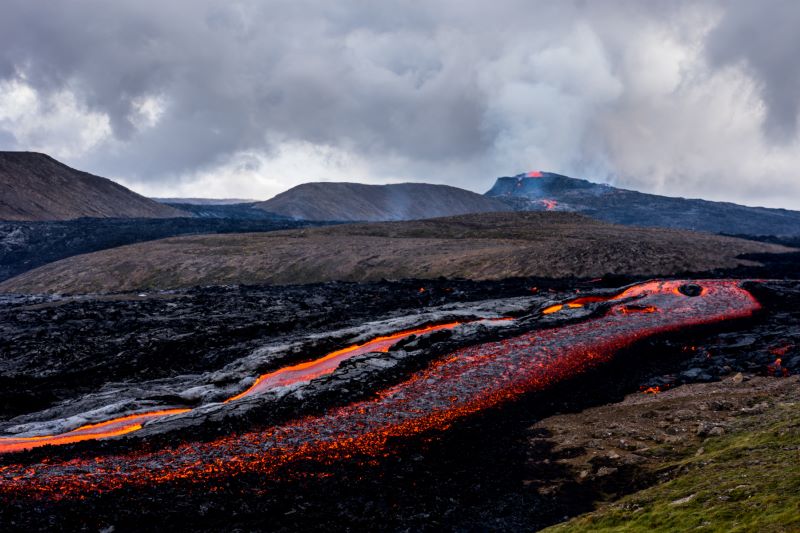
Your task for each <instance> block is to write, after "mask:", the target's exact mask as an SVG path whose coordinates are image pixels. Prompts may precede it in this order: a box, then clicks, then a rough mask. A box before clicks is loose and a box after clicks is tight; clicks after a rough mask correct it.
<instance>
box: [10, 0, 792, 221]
mask: <svg viewBox="0 0 800 533" xmlns="http://www.w3.org/2000/svg"><path fill="white" fill-rule="evenodd" d="M798 25H800V7H797V4H796V3H794V2H791V1H780V0H775V1H772V2H761V1H759V2H756V1H751V2H746V1H738V2H712V1H708V2H681V1H674V2H634V1H613V2H612V1H605V2H584V1H574V2H569V1H563V2H561V1H560V2H552V1H549V2H534V1H530V0H526V1H521V0H520V1H516V0H502V1H496V2H492V3H488V2H470V1H467V2H464V1H457V0H440V1H425V2H421V1H420V2H407V1H406V2H400V1H397V2H392V1H384V2H367V1H356V0H353V1H340V2H325V1H305V0H293V1H269V2H265V1H258V0H240V1H229V2H218V1H211V0H179V1H170V2H163V1H160V2H156V1H154V0H135V1H134V0H117V1H115V2H102V1H99V0H93V1H90V0H71V1H65V0H64V1H44V0H6V1H5V2H4V6H3V17H2V19H0V147H1V148H3V149H23V150H40V151H45V152H48V153H50V154H52V155H54V156H55V157H58V158H60V159H62V160H64V161H65V162H68V163H70V164H72V165H74V166H77V167H79V168H82V169H86V170H89V171H92V172H95V173H98V174H102V175H107V176H109V177H113V178H116V179H119V180H120V181H122V182H123V183H125V184H127V185H130V186H133V187H134V188H135V189H136V190H139V191H141V192H144V193H147V194H152V195H168V196H175V195H190V196H227V197H251V198H267V197H269V196H272V195H273V194H275V193H277V192H280V191H282V190H285V189H287V188H289V187H291V186H293V185H295V184H297V183H300V182H303V181H309V180H353V181H363V182H372V183H385V182H393V181H429V182H438V183H449V184H452V185H457V186H461V187H466V188H469V189H473V190H477V191H479V192H483V191H484V190H486V189H488V188H489V187H490V186H491V183H492V181H493V177H494V176H497V175H508V174H516V173H518V172H522V171H524V170H529V169H532V168H542V169H546V170H552V171H555V172H561V173H565V174H570V175H574V176H579V177H586V178H588V179H592V180H595V181H605V182H609V183H613V184H616V185H619V186H624V187H629V188H636V189H639V190H644V191H650V192H657V193H663V194H671V195H682V196H702V197H707V198H712V199H721V200H731V201H737V202H742V203H747V204H762V205H772V206H785V207H793V208H800V180H799V179H798V178H797V171H796V169H797V168H798V167H800V141H799V140H798V127H797V120H798V111H799V110H800V66H799V65H798V64H797V63H796V57H800V35H799V34H798V33H797V32H796V31H795V29H796V28H797V27H798Z"/></svg>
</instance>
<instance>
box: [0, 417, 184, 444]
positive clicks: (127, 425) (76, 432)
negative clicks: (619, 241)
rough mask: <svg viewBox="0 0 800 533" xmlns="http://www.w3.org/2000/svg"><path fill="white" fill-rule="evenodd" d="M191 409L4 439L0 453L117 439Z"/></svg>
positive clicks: (1, 440) (122, 418)
mask: <svg viewBox="0 0 800 533" xmlns="http://www.w3.org/2000/svg"><path fill="white" fill-rule="evenodd" d="M187 411H189V409H164V410H161V411H151V412H147V413H140V414H134V415H128V416H123V417H120V418H115V419H113V420H107V421H106V422H100V423H99V424H87V425H85V426H81V427H79V428H76V429H73V430H72V431H68V432H67V433H62V434H60V435H40V436H36V437H4V438H2V439H0V453H2V452H18V451H21V450H27V449H30V448H37V447H39V446H46V445H48V444H53V445H57V444H70V443H73V442H81V441H84V440H92V439H103V438H107V437H117V436H119V435H125V434H126V433H131V432H132V431H136V430H139V429H142V424H143V423H145V422H147V421H148V420H152V419H154V418H162V417H165V416H170V415H177V414H181V413H185V412H187Z"/></svg>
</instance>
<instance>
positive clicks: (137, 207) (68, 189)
mask: <svg viewBox="0 0 800 533" xmlns="http://www.w3.org/2000/svg"><path fill="white" fill-rule="evenodd" d="M181 216H189V215H188V214H187V213H185V212H183V211H180V210H178V209H175V208H174V207H170V206H168V205H163V204H160V203H158V202H155V201H153V200H150V199H149V198H145V197H144V196H141V195H139V194H136V193H135V192H133V191H131V190H129V189H126V188H125V187H123V186H122V185H119V184H117V183H114V182H113V181H111V180H109V179H106V178H101V177H99V176H94V175H92V174H89V173H87V172H81V171H79V170H75V169H73V168H70V167H68V166H67V165H64V164H63V163H59V162H58V161H56V160H55V159H53V158H52V157H49V156H47V155H45V154H39V153H35V152H0V220H68V219H73V218H81V217H97V218H108V217H111V218H171V217H181Z"/></svg>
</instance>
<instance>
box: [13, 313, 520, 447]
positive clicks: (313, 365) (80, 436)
mask: <svg viewBox="0 0 800 533" xmlns="http://www.w3.org/2000/svg"><path fill="white" fill-rule="evenodd" d="M498 320H505V319H498ZM462 323H463V322H449V323H446V324H435V325H431V326H426V327H422V328H415V329H408V330H403V331H399V332H397V333H393V334H391V335H384V336H380V337H376V338H374V339H372V340H370V341H367V342H364V343H361V344H354V345H352V346H348V347H346V348H342V349H340V350H336V351H333V352H330V353H328V354H326V355H324V356H323V357H320V358H318V359H314V360H312V361H307V362H305V363H299V364H296V365H292V366H288V367H284V368H281V369H279V370H276V371H274V372H270V373H267V374H263V375H261V376H259V377H258V378H257V379H256V381H255V383H253V385H251V386H250V387H249V388H248V389H247V390H245V391H243V392H241V393H239V394H236V395H234V396H232V397H230V398H228V399H227V400H225V403H228V402H233V401H236V400H239V399H241V398H244V397H246V396H250V395H253V394H258V393H260V392H262V391H264V390H267V389H271V388H274V387H281V386H287V385H292V384H295V383H302V382H306V381H310V380H312V379H314V378H317V377H320V376H324V375H326V374H330V373H332V372H333V371H334V370H336V368H337V367H338V366H339V363H341V362H342V361H344V360H345V359H349V358H351V357H355V356H357V355H361V354H365V353H369V352H388V351H389V348H391V346H392V345H393V344H396V343H397V341H399V340H401V339H405V338H408V337H410V336H412V335H424V334H426V333H432V332H434V331H441V330H446V329H453V328H455V327H456V326H459V325H461V324H462ZM190 410H191V409H161V410H158V411H148V412H145V413H138V414H132V415H126V416H123V417H119V418H113V419H111V420H107V421H105V422H99V423H96V424H87V425H84V426H80V427H78V428H76V429H73V430H71V431H68V432H66V433H62V434H57V435H38V436H34V437H0V453H8V452H17V451H21V450H26V449H31V448H37V447H41V446H47V445H62V444H71V443H75V442H81V441H85V440H91V439H104V438H109V437H117V436H120V435H125V434H127V433H132V432H134V431H138V430H139V429H141V428H142V424H143V423H144V422H146V421H148V420H153V419H157V418H162V417H165V416H169V415H175V414H181V413H186V412H188V411H190Z"/></svg>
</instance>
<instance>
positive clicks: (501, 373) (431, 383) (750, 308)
mask: <svg viewBox="0 0 800 533" xmlns="http://www.w3.org/2000/svg"><path fill="white" fill-rule="evenodd" d="M684 283H685V282H681V281H660V282H659V281H652V282H647V283H642V284H639V285H636V286H634V287H631V288H630V289H628V290H626V291H625V292H623V293H622V294H620V295H618V298H622V297H623V295H624V296H625V297H626V298H627V297H638V300H636V302H635V303H636V305H637V306H639V307H641V308H647V309H650V308H652V309H653V312H638V313H623V312H618V309H619V308H620V307H621V306H625V305H628V306H629V305H631V302H630V301H627V300H626V301H624V302H620V303H618V304H615V305H612V306H611V307H610V309H609V310H608V312H607V313H606V314H604V315H603V316H600V317H598V318H594V319H590V320H586V321H583V322H579V323H572V324H567V325H564V326H561V327H557V328H552V329H546V330H539V331H533V332H529V333H526V334H524V335H520V336H518V337H514V338H511V339H506V340H502V341H497V342H490V343H486V344H482V345H478V346H472V347H468V348H464V349H461V350H457V351H455V352H453V353H452V354H450V355H449V356H446V357H444V358H442V359H440V360H438V361H436V362H435V363H433V364H432V365H431V366H430V367H429V368H428V369H426V370H424V371H422V372H419V373H417V374H415V375H414V376H412V377H411V378H410V379H408V380H406V381H405V382H402V383H400V384H398V385H395V386H393V387H391V388H389V389H387V390H385V391H384V392H382V393H380V394H379V395H378V396H377V397H376V398H375V399H373V400H368V401H359V402H355V403H352V404H350V405H348V406H346V407H342V408H336V409H331V410H330V411H328V412H327V413H326V414H324V415H321V416H314V417H307V418H303V419H300V420H296V421H294V422H290V423H287V424H285V425H282V426H278V427H271V428H267V429H262V430H255V431H249V432H245V433H237V434H232V435H228V436H224V437H220V438H217V439H216V440H212V441H209V442H189V443H185V444H182V445H180V446H178V447H175V448H166V449H161V450H157V451H153V452H137V453H128V454H120V455H109V456H103V457H97V458H91V459H87V458H76V459H72V460H69V461H64V462H41V463H37V464H12V465H8V466H3V467H0V494H2V493H5V494H32V495H39V496H42V497H46V498H64V497H80V496H81V495H84V494H87V493H89V492H94V491H108V490H113V489H116V488H120V487H123V486H145V485H153V484H157V483H161V482H170V481H174V480H189V481H193V482H204V483H210V482H216V481H215V480H223V481H224V479H225V478H227V477H229V476H234V475H237V474H240V473H245V472H258V473H261V474H263V475H275V474H276V473H277V470H278V469H280V468H282V467H285V466H287V465H289V464H292V463H293V462H294V461H297V460H315V461H319V462H323V463H324V462H330V461H335V460H339V459H344V458H353V457H359V456H362V455H366V456H372V457H376V456H380V455H383V454H385V453H386V452H387V448H388V446H387V442H388V441H389V440H390V439H392V438H395V437H405V436H413V435H418V434H420V433H422V432H427V431H430V430H444V429H446V428H447V427H448V426H449V425H450V424H451V423H453V422H454V421H455V420H457V419H459V418H463V417H465V416H468V415H470V414H472V413H475V412H478V411H481V410H485V409H488V408H491V407H494V406H497V405H499V404H501V403H504V402H507V401H510V400H513V399H515V398H517V397H519V396H520V395H522V394H526V393H529V392H532V391H538V390H543V389H546V388H548V387H550V386H551V385H553V384H554V383H557V382H559V381H562V380H564V379H567V378H571V377H574V376H576V375H578V374H580V373H582V372H585V371H587V370H589V369H591V368H593V367H595V366H597V365H599V364H602V363H604V362H607V361H609V360H610V359H612V358H613V357H614V354H615V353H617V351H618V350H620V349H621V348H624V347H627V346H630V345H631V344H633V343H634V342H636V341H638V340H641V339H644V338H646V337H649V336H652V335H656V334H662V333H667V332H671V331H676V330H680V329H683V328H686V327H690V326H697V325H701V324H710V323H715V322H720V321H724V320H730V319H736V318H743V317H747V316H750V315H751V314H752V313H753V312H755V311H756V310H757V309H759V307H760V306H759V304H758V302H757V301H756V300H755V299H754V298H753V297H752V295H750V293H749V292H747V291H746V290H744V289H742V288H741V287H740V286H739V284H738V282H736V281H728V280H713V281H699V282H695V285H692V287H695V289H697V288H698V287H697V285H699V286H700V287H702V289H703V290H702V292H701V291H699V289H698V291H697V295H696V296H692V295H691V294H694V292H693V291H694V289H692V291H688V290H687V291H683V292H682V291H681V290H679V289H681V288H683V287H684V285H683V284H684ZM687 292H690V293H691V294H687Z"/></svg>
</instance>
